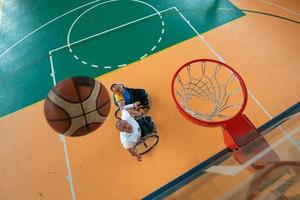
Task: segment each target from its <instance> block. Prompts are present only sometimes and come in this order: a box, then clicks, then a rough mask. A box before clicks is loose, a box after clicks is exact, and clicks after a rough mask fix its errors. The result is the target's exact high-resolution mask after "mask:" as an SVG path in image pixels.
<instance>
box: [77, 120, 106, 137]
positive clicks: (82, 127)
mask: <svg viewBox="0 0 300 200" xmlns="http://www.w3.org/2000/svg"><path fill="white" fill-rule="evenodd" d="M90 124H102V123H101V122H92V123H90ZM83 127H86V125H84V126H81V127H79V128H78V129H76V130H75V131H74V133H73V134H72V135H71V136H72V137H76V136H81V135H76V133H77V131H79V130H80V129H81V128H83ZM88 131H89V130H88Z"/></svg>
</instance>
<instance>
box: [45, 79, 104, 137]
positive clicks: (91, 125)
mask: <svg viewBox="0 0 300 200" xmlns="http://www.w3.org/2000/svg"><path fill="white" fill-rule="evenodd" d="M109 111H110V98H109V93H108V92H107V89H106V88H105V87H104V85H103V84H101V83H99V82H98V81H96V80H95V79H93V78H90V77H72V78H69V79H65V80H63V81H61V82H60V83H58V84H57V85H56V86H55V87H54V88H52V89H51V90H50V92H49V93H48V98H47V99H46V100H45V104H44V114H45V117H46V119H47V122H48V124H49V125H50V126H51V127H52V128H53V129H54V130H55V131H56V132H58V133H60V134H63V135H65V136H72V137H76V136H83V135H86V134H89V133H91V132H93V131H94V130H96V129H97V128H99V127H100V126H101V125H102V124H103V123H104V121H105V119H106V117H107V116H108V114H109Z"/></svg>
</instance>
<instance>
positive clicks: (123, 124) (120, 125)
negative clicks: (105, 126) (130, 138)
mask: <svg viewBox="0 0 300 200" xmlns="http://www.w3.org/2000/svg"><path fill="white" fill-rule="evenodd" d="M116 128H117V129H118V130H119V131H122V132H126V133H131V132H132V126H131V125H130V124H129V123H128V122H127V121H125V120H118V121H117V123H116Z"/></svg>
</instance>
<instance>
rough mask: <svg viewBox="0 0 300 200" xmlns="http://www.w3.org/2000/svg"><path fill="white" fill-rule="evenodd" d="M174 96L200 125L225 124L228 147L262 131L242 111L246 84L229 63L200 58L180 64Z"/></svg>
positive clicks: (245, 102) (178, 105) (192, 119)
mask: <svg viewBox="0 0 300 200" xmlns="http://www.w3.org/2000/svg"><path fill="white" fill-rule="evenodd" d="M172 96H173V99H174V101H175V103H176V106H177V109H178V110H179V112H180V113H181V114H182V115H183V116H184V117H185V118H186V119H188V120H189V121H192V122H194V123H196V124H198V125H201V126H207V127H215V126H221V127H222V128H223V134H224V141H225V144H226V145H227V147H228V148H230V149H238V148H240V147H242V146H245V145H246V144H248V143H249V142H251V141H252V140H253V139H255V138H257V137H258V136H259V135H260V134H259V133H258V132H257V130H256V128H255V127H254V125H253V124H252V123H251V122H250V121H249V119H248V118H247V117H246V116H245V115H244V114H243V111H244V109H245V107H246V104H247V98H248V94H247V88H246V85H245V83H244V81H243V79H242V78H241V76H240V75H239V74H238V73H237V72H236V71H235V70H234V69H233V68H231V67H230V66H228V65H227V64H225V63H222V62H220V61H216V60H212V59H197V60H193V61H191V62H188V63H186V64H185V65H183V66H182V67H180V68H179V69H178V70H177V71H176V73H175V75H174V77H173V80H172Z"/></svg>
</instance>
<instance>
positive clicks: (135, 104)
mask: <svg viewBox="0 0 300 200" xmlns="http://www.w3.org/2000/svg"><path fill="white" fill-rule="evenodd" d="M140 104H141V102H139V101H137V102H134V103H133V107H134V108H135V109H138V108H139V105H140Z"/></svg>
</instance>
